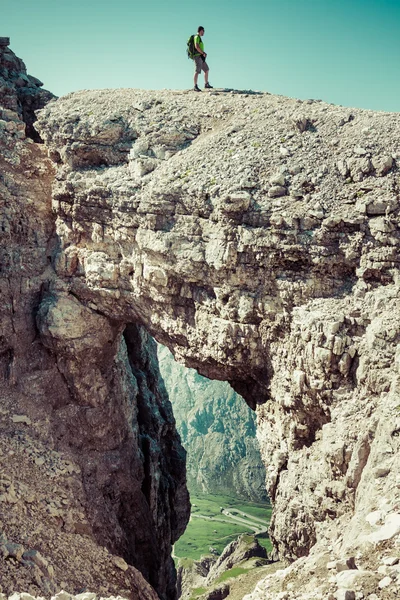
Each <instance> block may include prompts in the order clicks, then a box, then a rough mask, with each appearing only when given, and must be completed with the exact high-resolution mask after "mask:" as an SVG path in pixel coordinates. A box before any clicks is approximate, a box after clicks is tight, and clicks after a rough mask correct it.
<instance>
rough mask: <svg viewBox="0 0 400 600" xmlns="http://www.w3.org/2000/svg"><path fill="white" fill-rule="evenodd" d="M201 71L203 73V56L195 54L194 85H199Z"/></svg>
mask: <svg viewBox="0 0 400 600" xmlns="http://www.w3.org/2000/svg"><path fill="white" fill-rule="evenodd" d="M200 73H201V57H200V56H195V57H194V77H193V82H194V85H197V80H198V78H199V75H200Z"/></svg>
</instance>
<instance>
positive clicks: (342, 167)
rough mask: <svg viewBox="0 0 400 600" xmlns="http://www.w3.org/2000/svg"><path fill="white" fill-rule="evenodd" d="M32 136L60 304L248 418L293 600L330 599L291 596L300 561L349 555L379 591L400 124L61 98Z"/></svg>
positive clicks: (151, 101)
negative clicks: (162, 357)
mask: <svg viewBox="0 0 400 600" xmlns="http://www.w3.org/2000/svg"><path fill="white" fill-rule="evenodd" d="M38 128H39V131H40V134H41V135H42V137H43V139H44V141H45V143H46V146H47V148H48V149H49V154H50V156H51V158H52V160H53V161H54V163H55V168H56V169H57V174H56V180H55V185H54V190H53V208H54V211H55V213H56V216H57V220H56V228H57V234H58V236H59V244H60V245H59V248H58V251H57V253H56V255H55V261H54V265H55V269H56V272H57V274H58V277H59V278H60V279H61V280H62V281H63V284H64V286H65V292H66V293H67V294H69V295H70V296H71V295H72V296H73V297H75V298H77V299H78V300H79V302H80V303H81V304H82V305H83V306H84V307H85V309H84V310H91V311H95V312H96V314H97V313H100V314H101V315H102V316H104V318H106V319H108V320H109V321H110V323H115V322H117V323H130V322H139V323H141V324H143V325H144V326H145V327H146V328H147V330H148V331H149V332H150V333H151V334H153V335H155V337H156V338H157V340H158V341H160V342H162V343H164V344H166V345H167V346H169V347H170V348H171V349H172V350H173V352H174V354H175V357H176V358H177V359H178V360H180V361H181V362H184V363H185V364H186V365H187V366H190V367H195V368H197V369H198V371H199V372H200V373H202V374H204V375H206V376H208V377H210V378H216V379H221V380H227V381H229V382H230V383H231V384H232V386H233V387H234V388H235V389H236V390H237V391H238V392H239V393H241V394H242V396H243V397H244V398H245V399H246V401H247V402H248V403H249V404H250V406H252V407H253V408H255V409H256V412H257V420H258V438H259V440H260V445H261V452H262V456H263V460H264V462H265V463H266V467H267V479H268V487H267V490H268V493H269V495H270V497H271V498H272V499H273V501H274V504H275V517H274V519H273V524H272V526H271V537H272V539H273V540H274V542H275V545H276V547H277V548H278V549H279V552H280V555H281V556H282V557H285V558H286V559H287V560H290V561H293V560H295V559H297V558H299V559H300V560H299V562H296V563H294V564H295V565H296V566H295V567H293V569H292V570H291V571H289V572H288V578H289V580H290V578H291V577H292V576H293V577H298V578H299V581H300V580H301V582H302V583H301V585H302V589H301V590H300V588H299V587H297V586H296V585H294V587H293V588H292V591H290V594H291V596H289V597H293V598H295V597H298V595H299V594H302V593H303V592H304V594H306V596H304V597H311V596H307V594H308V593H309V590H311V589H312V591H313V592H312V593H315V594H322V595H323V594H329V593H336V591H335V590H336V589H337V588H336V587H335V585H336V583H335V582H336V579H335V581H332V580H329V579H328V578H327V579H323V578H319V579H318V581H317V582H316V581H315V580H314V579H313V578H310V577H309V573H308V574H307V576H305V577H303V579H301V576H300V574H301V573H306V569H307V565H311V564H312V560H310V562H307V561H303V560H302V557H306V556H307V555H308V554H309V552H310V550H311V548H312V549H313V556H314V557H315V560H316V561H317V562H318V565H320V564H322V563H323V562H324V561H326V563H325V564H327V563H328V562H329V563H330V562H332V561H335V560H339V559H342V558H346V560H347V559H348V558H349V557H351V556H353V555H356V556H357V562H356V564H357V567H358V571H359V574H358V576H359V577H362V573H363V572H365V571H367V572H368V573H372V576H371V577H372V579H371V581H372V583H371V585H370V584H368V586H367V587H366V589H367V588H368V589H374V590H375V589H376V590H377V591H378V590H379V586H383V584H382V583H380V580H379V574H380V573H381V572H379V573H378V571H377V568H378V565H380V564H381V563H380V561H381V560H386V559H387V558H389V557H390V556H391V555H392V554H393V553H394V552H395V543H396V540H398V537H399V523H398V521H399V519H400V513H399V505H398V485H399V483H398V480H397V470H396V464H397V463H398V456H399V435H398V432H399V427H400V423H399V422H398V421H399V418H398V406H399V356H398V342H399V338H400V331H399V326H398V322H399V319H398V315H399V310H400V306H399V277H398V275H399V259H398V255H399V254H398V249H399V239H400V236H399V226H400V220H399V194H398V189H399V176H398V170H397V159H398V144H397V140H398V133H399V131H400V119H399V116H398V115H395V114H391V115H389V114H383V113H375V112H368V111H362V110H355V109H346V108H341V107H336V106H331V105H327V104H324V103H322V102H314V101H306V102H301V101H296V100H290V99H285V98H280V97H274V96H270V95H268V94H259V95H257V94H254V95H249V94H235V93H231V94H226V93H218V91H216V92H213V93H211V94H209V95H208V94H198V95H196V96H193V95H189V94H186V93H182V92H181V93H180V92H149V93H147V92H135V91H129V90H121V91H102V92H98V91H97V92H82V93H78V94H74V95H70V96H66V97H65V98H63V99H61V100H59V101H58V102H56V103H54V104H52V105H51V106H48V107H46V108H45V109H44V110H43V111H42V112H41V114H40V117H39V123H38ZM50 293H53V292H52V285H50ZM54 310H55V311H56V310H57V302H55V304H54ZM346 564H347V563H346ZM310 568H311V567H310ZM296 569H297V570H296ZM302 569H303V570H302ZM339 575H340V574H338V577H339ZM385 576H386V575H385ZM285 577H286V574H284V575H283V576H282V578H281V579H280V580H279V581H280V582H282V581H284V582H285V581H286V582H287V581H288V580H286V579H285ZM366 577H367V578H368V577H369V575H368V576H366ZM387 577H388V578H389V579H390V582H389V583H388V584H387V585H386V584H385V586H384V587H383V588H382V590H384V591H382V592H380V594H381V596H382V598H390V597H393V598H394V597H395V595H396V594H397V589H398V583H396V577H395V575H393V572H392V571H390V573H388V574H387ZM269 585H270V584H268V586H269ZM285 585H286V583H285ZM349 585H350V584H349ZM268 586H265V587H264V588H260V590H261V592H260V593H262V594H263V595H264V596H265V597H268V598H269V597H270V596H269V591H268V589H269V588H268ZM374 586H375V588H374ZM271 589H273V588H271ZM341 589H342V588H341ZM347 591H349V593H350V592H351V593H352V592H353V590H352V589H350V588H349V589H347ZM355 591H357V590H355ZM355 591H354V593H355ZM271 593H272V594H274V593H275V592H274V591H272V592H271ZM285 593H286V592H285ZM338 593H339V592H338ZM371 593H372V592H371ZM374 593H375V592H374ZM271 597H273V595H272V596H271Z"/></svg>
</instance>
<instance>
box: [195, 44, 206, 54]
mask: <svg viewBox="0 0 400 600" xmlns="http://www.w3.org/2000/svg"><path fill="white" fill-rule="evenodd" d="M195 48H196V50H197V52H198V53H199V54H201V55H202V56H207V54H206V53H205V52H204V50H202V49H201V48H200V46H199V45H198V44H195Z"/></svg>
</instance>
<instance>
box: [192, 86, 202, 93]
mask: <svg viewBox="0 0 400 600" xmlns="http://www.w3.org/2000/svg"><path fill="white" fill-rule="evenodd" d="M193 89H194V91H195V92H201V89H200V88H199V86H198V85H195V86H194V88H193Z"/></svg>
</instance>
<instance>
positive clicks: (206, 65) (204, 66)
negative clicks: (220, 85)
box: [201, 60, 210, 84]
mask: <svg viewBox="0 0 400 600" xmlns="http://www.w3.org/2000/svg"><path fill="white" fill-rule="evenodd" d="M201 67H202V69H203V71H204V83H206V84H207V83H208V71H209V70H210V69H209V67H208V64H207V63H206V61H205V60H203V64H202V65H201Z"/></svg>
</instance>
